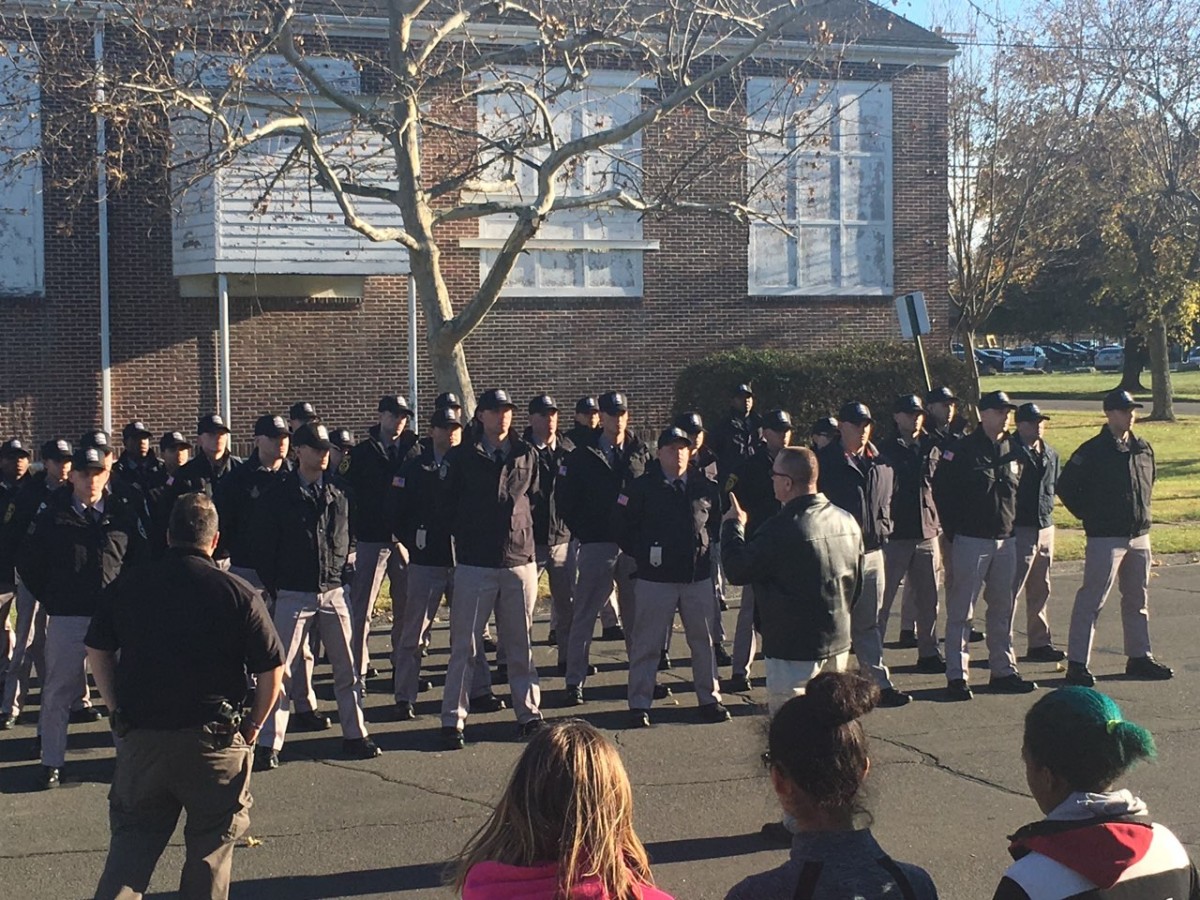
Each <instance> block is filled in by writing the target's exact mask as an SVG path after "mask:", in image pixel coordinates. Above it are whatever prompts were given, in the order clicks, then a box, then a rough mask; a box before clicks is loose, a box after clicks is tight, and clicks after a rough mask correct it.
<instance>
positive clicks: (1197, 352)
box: [1179, 347, 1200, 372]
mask: <svg viewBox="0 0 1200 900" xmlns="http://www.w3.org/2000/svg"><path fill="white" fill-rule="evenodd" d="M1179 369H1180V371H1182V372H1194V371H1196V370H1197V369H1200V347H1193V348H1192V352H1191V353H1189V354H1188V355H1187V356H1186V357H1184V360H1183V362H1182V363H1180V364H1179Z"/></svg>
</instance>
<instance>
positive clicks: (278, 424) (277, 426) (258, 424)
mask: <svg viewBox="0 0 1200 900" xmlns="http://www.w3.org/2000/svg"><path fill="white" fill-rule="evenodd" d="M292 408H293V409H295V407H292ZM293 418H296V417H295V416H293ZM285 434H291V429H290V428H288V424H287V422H285V421H283V416H273V415H271V414H270V413H267V415H265V416H259V417H258V419H257V420H256V421H255V422H254V436H255V437H270V438H277V437H282V436H283V435H285Z"/></svg>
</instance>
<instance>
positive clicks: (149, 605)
mask: <svg viewBox="0 0 1200 900" xmlns="http://www.w3.org/2000/svg"><path fill="white" fill-rule="evenodd" d="M167 540H168V545H169V549H168V550H167V553H166V555H165V556H164V558H163V559H161V560H156V561H154V562H151V563H148V564H146V565H144V566H140V567H138V568H135V569H131V570H129V571H128V572H127V573H126V574H125V575H124V577H122V578H120V579H118V580H117V581H116V582H114V583H113V584H112V585H111V586H110V587H109V589H108V590H107V591H105V593H104V595H103V597H102V598H101V600H100V603H99V605H98V608H97V610H96V614H95V616H93V618H92V622H91V625H90V626H89V627H88V631H87V637H86V638H85V643H86V645H87V656H88V661H89V662H90V663H91V666H92V673H93V674H94V675H95V678H96V684H97V686H98V687H99V688H100V693H101V695H102V696H103V697H104V702H105V703H106V704H107V705H108V708H109V709H110V710H113V717H112V718H113V730H114V732H115V733H116V735H117V770H116V774H115V776H114V777H113V784H112V791H111V792H110V794H109V822H110V825H111V828H112V840H111V843H110V844H109V850H108V861H107V862H106V863H105V866H104V873H103V874H102V875H101V876H100V884H99V886H98V887H97V888H96V897H98V898H105V900H108V898H116V897H129V896H139V897H140V896H141V894H142V892H144V891H145V890H146V887H147V885H148V884H149V882H150V876H151V875H152V874H153V872H154V867H155V865H156V864H157V863H158V858H159V857H160V856H161V855H162V852H163V850H164V849H165V848H166V846H167V842H168V841H169V840H170V839H171V835H172V833H173V832H174V831H175V824H176V822H177V821H178V820H179V813H180V812H181V811H183V810H186V811H187V826H186V828H185V829H184V846H185V847H186V851H185V852H186V858H185V861H184V865H183V876H182V878H181V880H180V890H179V893H180V896H182V897H189V898H196V897H213V898H221V897H227V896H228V894H229V879H230V871H231V868H232V866H233V847H234V843H235V842H236V841H237V839H238V838H239V837H240V836H241V835H242V834H243V833H245V831H246V828H247V827H248V826H249V824H250V817H249V815H248V810H249V808H250V803H251V800H250V792H249V786H250V745H251V744H252V743H253V742H254V739H255V737H256V736H257V734H258V730H259V728H260V726H261V725H262V723H263V721H264V720H265V719H266V717H267V715H268V714H269V712H270V710H271V708H272V707H273V706H274V703H275V697H276V695H277V694H278V693H279V685H280V682H281V681H282V678H283V648H282V646H281V645H280V643H279V637H278V635H277V634H276V633H275V628H274V626H272V625H271V622H270V618H269V617H268V615H267V610H266V608H265V607H264V606H263V602H262V600H261V599H260V598H259V596H258V595H257V594H256V593H255V592H254V591H253V590H251V589H250V587H249V586H248V585H247V584H246V583H245V582H244V581H241V580H240V579H237V578H234V577H232V576H230V575H227V574H225V573H224V572H222V571H221V570H220V569H218V568H217V567H216V566H215V565H214V564H213V561H212V556H211V554H212V551H213V548H215V547H216V545H217V511H216V509H215V507H214V506H213V504H212V501H211V500H209V499H208V497H206V496H205V495H204V494H198V493H197V494H185V495H184V496H183V497H181V498H180V499H179V501H178V502H177V503H176V504H175V507H174V509H173V511H172V513H171V521H170V524H169V527H168V535H167ZM118 654H119V656H118ZM248 674H253V675H255V676H257V683H256V687H255V689H254V700H253V704H252V706H251V708H250V711H249V712H248V713H247V714H246V715H244V716H243V714H242V706H243V703H244V702H245V700H246V684H247V675H248Z"/></svg>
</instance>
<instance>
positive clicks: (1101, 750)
mask: <svg viewBox="0 0 1200 900" xmlns="http://www.w3.org/2000/svg"><path fill="white" fill-rule="evenodd" d="M1021 756H1022V757H1024V759H1025V778H1026V780H1027V781H1028V782H1029V790H1030V791H1031V792H1032V793H1033V798H1034V799H1035V800H1036V801H1037V803H1038V806H1040V807H1041V809H1042V812H1050V810H1052V809H1054V808H1055V807H1056V806H1058V805H1059V804H1060V803H1062V802H1063V801H1064V800H1065V799H1066V798H1067V797H1068V796H1069V795H1070V794H1072V793H1074V792H1075V791H1083V792H1090V793H1100V792H1103V791H1107V790H1110V789H1111V788H1112V786H1113V785H1114V784H1116V782H1117V780H1118V779H1120V777H1121V776H1122V775H1124V774H1125V773H1126V772H1127V771H1128V770H1129V769H1130V768H1131V767H1132V766H1133V765H1134V763H1136V762H1138V761H1139V760H1143V759H1153V758H1154V756H1155V748H1154V738H1153V736H1151V734H1150V732H1149V731H1147V730H1146V729H1145V728H1142V727H1141V726H1140V725H1135V724H1133V723H1132V722H1126V721H1125V719H1124V717H1123V716H1122V715H1121V708H1120V707H1119V706H1117V704H1116V703H1115V702H1114V701H1113V699H1112V698H1111V697H1108V696H1106V695H1104V694H1101V693H1100V692H1099V691H1095V690H1092V689H1091V688H1085V687H1076V686H1070V687H1065V688H1060V689H1059V690H1057V691H1052V692H1050V693H1048V694H1046V695H1044V696H1043V697H1042V698H1041V699H1040V700H1038V702H1037V703H1035V704H1033V706H1032V707H1030V709H1029V712H1028V713H1026V714H1025V741H1024V745H1023V746H1022V748H1021Z"/></svg>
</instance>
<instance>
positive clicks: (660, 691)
mask: <svg viewBox="0 0 1200 900" xmlns="http://www.w3.org/2000/svg"><path fill="white" fill-rule="evenodd" d="M670 696H671V686H670V685H667V684H656V685H655V686H654V699H655V700H666V699H667V698H668V697H670Z"/></svg>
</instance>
